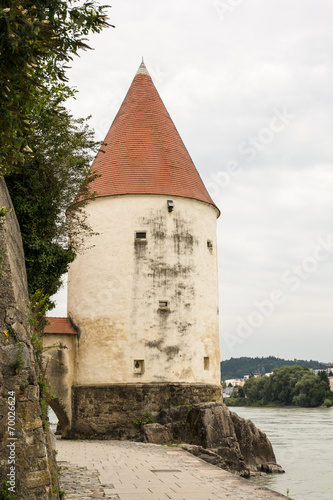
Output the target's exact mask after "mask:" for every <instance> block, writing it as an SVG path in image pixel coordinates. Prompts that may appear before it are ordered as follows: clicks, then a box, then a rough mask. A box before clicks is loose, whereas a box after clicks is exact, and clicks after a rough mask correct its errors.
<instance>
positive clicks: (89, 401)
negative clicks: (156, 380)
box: [71, 384, 222, 439]
mask: <svg viewBox="0 0 333 500" xmlns="http://www.w3.org/2000/svg"><path fill="white" fill-rule="evenodd" d="M203 401H222V389H221V386H214V385H189V384H141V385H140V384H113V385H104V386H103V385H99V386H91V387H86V386H77V387H73V388H72V415H73V416H72V418H73V420H72V431H71V437H75V438H79V437H82V438H89V437H97V438H100V439H105V438H106V439H110V438H127V437H131V436H133V434H134V432H135V429H134V426H133V422H134V420H135V419H136V418H138V417H139V418H141V417H143V416H144V414H145V412H146V411H149V412H151V413H152V414H153V415H157V414H158V413H159V412H160V411H161V410H162V409H163V408H169V407H170V406H177V405H179V406H182V405H188V404H195V403H200V402H203Z"/></svg>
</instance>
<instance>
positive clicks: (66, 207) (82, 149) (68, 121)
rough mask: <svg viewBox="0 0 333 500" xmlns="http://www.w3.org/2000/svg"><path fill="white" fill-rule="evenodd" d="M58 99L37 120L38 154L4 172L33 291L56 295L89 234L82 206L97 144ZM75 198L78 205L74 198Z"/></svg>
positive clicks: (35, 141)
mask: <svg viewBox="0 0 333 500" xmlns="http://www.w3.org/2000/svg"><path fill="white" fill-rule="evenodd" d="M57 102H58V101H57V100H54V99H53V100H50V101H49V102H48V103H45V104H46V105H45V106H44V108H43V110H42V111H41V113H40V114H39V116H37V117H36V118H35V120H34V122H33V125H34V130H35V132H34V134H33V135H32V137H31V145H32V147H33V150H34V154H33V155H30V156H29V158H28V159H27V160H26V161H25V162H24V163H23V164H22V163H21V164H20V163H19V164H17V166H16V169H15V171H14V172H12V173H11V174H9V175H7V176H6V183H7V187H8V190H9V192H10V195H11V198H12V201H13V204H14V206H15V211H16V215H17V218H18V221H19V224H20V229H21V234H22V240H23V246H24V253H25V259H26V268H27V275H28V286H29V293H30V295H33V294H34V293H35V292H36V291H37V290H43V293H45V294H47V295H48V296H52V295H53V294H54V293H56V292H57V290H58V289H59V288H60V286H61V276H62V275H63V274H64V273H65V272H66V271H67V268H68V265H69V263H70V262H72V261H73V259H74V258H75V255H76V252H78V251H79V250H80V248H82V245H83V241H84V238H85V237H86V236H87V235H89V234H90V233H91V229H90V228H89V226H88V225H87V223H86V219H85V215H84V211H83V207H84V205H85V204H86V202H87V200H89V199H90V198H91V197H93V196H94V193H90V192H89V184H90V182H91V181H92V180H93V179H94V178H95V174H93V173H90V172H89V165H90V162H91V159H92V155H93V154H94V153H95V152H96V150H97V148H98V146H99V143H96V142H95V141H94V138H93V132H92V131H91V130H90V129H89V127H88V125H87V123H86V120H83V119H76V120H75V119H74V118H73V117H72V116H71V115H70V114H69V113H68V111H66V110H65V109H64V108H62V109H59V107H57V108H56V105H57ZM75 198H77V200H80V201H77V202H76V203H74V204H73V201H74V200H75Z"/></svg>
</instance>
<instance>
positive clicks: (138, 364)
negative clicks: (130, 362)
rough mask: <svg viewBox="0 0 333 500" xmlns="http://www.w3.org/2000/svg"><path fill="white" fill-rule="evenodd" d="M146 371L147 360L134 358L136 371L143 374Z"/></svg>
mask: <svg viewBox="0 0 333 500" xmlns="http://www.w3.org/2000/svg"><path fill="white" fill-rule="evenodd" d="M144 372H145V361H144V359H135V360H134V373H136V374H138V375H141V374H143V373H144Z"/></svg>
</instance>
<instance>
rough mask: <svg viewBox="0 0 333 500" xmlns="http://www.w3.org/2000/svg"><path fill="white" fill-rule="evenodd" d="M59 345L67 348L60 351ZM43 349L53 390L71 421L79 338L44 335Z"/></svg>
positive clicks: (74, 336)
mask: <svg viewBox="0 0 333 500" xmlns="http://www.w3.org/2000/svg"><path fill="white" fill-rule="evenodd" d="M59 344H61V345H63V346H65V347H64V348H63V349H59V347H58V346H59ZM53 346H54V347H53ZM52 347H53V348H52ZM43 348H44V349H45V354H44V363H46V365H47V378H48V381H49V382H50V386H51V390H52V391H55V397H56V398H58V399H59V400H60V401H61V402H62V403H63V404H64V410H65V412H66V414H67V417H68V419H69V421H71V420H72V404H71V387H72V385H73V383H74V379H75V368H76V354H77V336H76V335H66V334H45V333H44V335H43ZM57 416H58V415H57ZM58 418H59V416H58Z"/></svg>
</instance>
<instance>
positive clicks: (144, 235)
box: [135, 231, 147, 240]
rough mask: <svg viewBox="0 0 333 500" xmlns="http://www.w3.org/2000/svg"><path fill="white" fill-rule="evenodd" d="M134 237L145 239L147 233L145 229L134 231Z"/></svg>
mask: <svg viewBox="0 0 333 500" xmlns="http://www.w3.org/2000/svg"><path fill="white" fill-rule="evenodd" d="M135 239H136V240H146V239H147V233H146V232H145V231H138V232H136V233H135Z"/></svg>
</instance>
